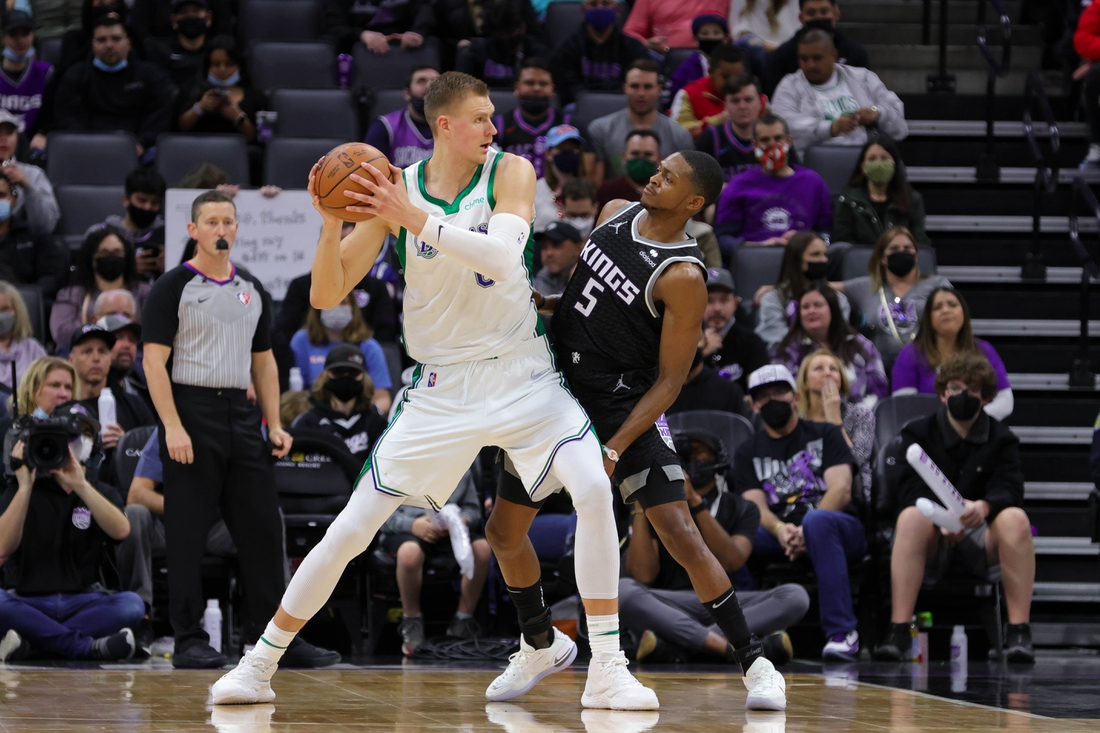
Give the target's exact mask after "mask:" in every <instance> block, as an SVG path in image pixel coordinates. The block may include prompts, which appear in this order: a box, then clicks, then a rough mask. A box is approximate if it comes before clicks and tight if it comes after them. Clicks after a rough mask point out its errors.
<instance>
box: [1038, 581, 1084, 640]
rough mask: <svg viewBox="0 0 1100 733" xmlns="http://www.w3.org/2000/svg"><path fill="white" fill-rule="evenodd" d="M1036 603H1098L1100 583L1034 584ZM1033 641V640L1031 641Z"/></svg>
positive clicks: (1039, 582) (1040, 582)
mask: <svg viewBox="0 0 1100 733" xmlns="http://www.w3.org/2000/svg"><path fill="white" fill-rule="evenodd" d="M1034 599H1035V600H1036V601H1068V602H1078V603H1097V602H1100V583H1047V582H1042V581H1037V582H1036V583H1035V596H1034ZM1033 641H1034V639H1033Z"/></svg>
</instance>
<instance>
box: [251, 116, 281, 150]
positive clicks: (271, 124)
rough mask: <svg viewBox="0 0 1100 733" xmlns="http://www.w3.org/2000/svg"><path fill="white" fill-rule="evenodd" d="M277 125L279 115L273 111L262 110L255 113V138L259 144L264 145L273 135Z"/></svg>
mask: <svg viewBox="0 0 1100 733" xmlns="http://www.w3.org/2000/svg"><path fill="white" fill-rule="evenodd" d="M278 123H279V113H278V112H276V111H275V110H266V109H262V110H260V111H258V112H257V113H256V138H257V139H258V140H259V141H260V142H261V143H266V142H267V141H268V140H270V139H271V136H272V135H274V134H275V128H276V126H277V125H278Z"/></svg>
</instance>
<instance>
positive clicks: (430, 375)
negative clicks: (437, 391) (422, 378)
mask: <svg viewBox="0 0 1100 733" xmlns="http://www.w3.org/2000/svg"><path fill="white" fill-rule="evenodd" d="M428 386H429V387H434V386H435V372H428Z"/></svg>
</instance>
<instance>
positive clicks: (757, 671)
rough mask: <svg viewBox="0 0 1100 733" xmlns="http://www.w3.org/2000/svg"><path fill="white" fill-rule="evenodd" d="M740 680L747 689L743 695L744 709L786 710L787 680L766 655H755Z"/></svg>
mask: <svg viewBox="0 0 1100 733" xmlns="http://www.w3.org/2000/svg"><path fill="white" fill-rule="evenodd" d="M741 680H742V681H743V682H744V683H745V689H747V690H748V691H749V694H748V695H747V696H746V697H745V708H746V709H748V710H786V708H787V681H786V680H785V679H783V675H781V674H780V673H779V672H777V671H776V670H775V665H774V664H772V663H771V662H770V661H768V658H767V657H757V659H756V661H754V662H753V663H752V666H750V667H749V670H748V671H747V672H745V676H744V677H742V678H741Z"/></svg>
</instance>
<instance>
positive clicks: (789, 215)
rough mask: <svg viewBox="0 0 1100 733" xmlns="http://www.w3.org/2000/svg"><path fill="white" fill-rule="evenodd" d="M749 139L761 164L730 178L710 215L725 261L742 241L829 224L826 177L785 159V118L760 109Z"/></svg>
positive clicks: (779, 237)
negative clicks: (759, 114)
mask: <svg viewBox="0 0 1100 733" xmlns="http://www.w3.org/2000/svg"><path fill="white" fill-rule="evenodd" d="M753 142H754V144H755V146H756V150H755V153H756V158H757V160H759V161H760V165H759V166H757V167H754V168H752V169H751V170H747V171H745V172H744V173H741V174H740V175H737V176H734V177H733V178H731V179H730V182H729V183H728V184H726V187H725V188H724V189H722V195H721V196H719V197H718V208H717V211H716V212H715V216H714V230H715V231H716V232H717V233H718V236H719V241H720V242H721V243H722V255H723V257H724V258H727V259H730V260H732V258H733V252H734V250H736V248H737V247H739V246H741V245H742V244H757V245H763V246H777V245H778V246H782V245H786V244H787V242H789V241H791V237H793V236H794V235H795V234H796V233H797V232H800V231H804V230H813V231H815V232H818V233H824V232H827V231H829V227H830V226H831V225H832V223H833V202H832V199H831V198H830V197H829V187H828V186H826V185H825V181H823V180H821V176H819V175H818V174H817V173H816V172H814V171H812V170H810V169H809V168H803V167H802V166H796V165H793V164H792V163H791V162H790V157H789V156H790V150H791V135H790V128H789V127H788V126H787V122H786V120H784V119H783V118H782V117H779V116H777V115H774V114H772V113H771V112H765V113H764V114H763V115H762V116H761V117H760V118H759V119H758V120H757V121H756V122H755V123H754V125H753Z"/></svg>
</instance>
